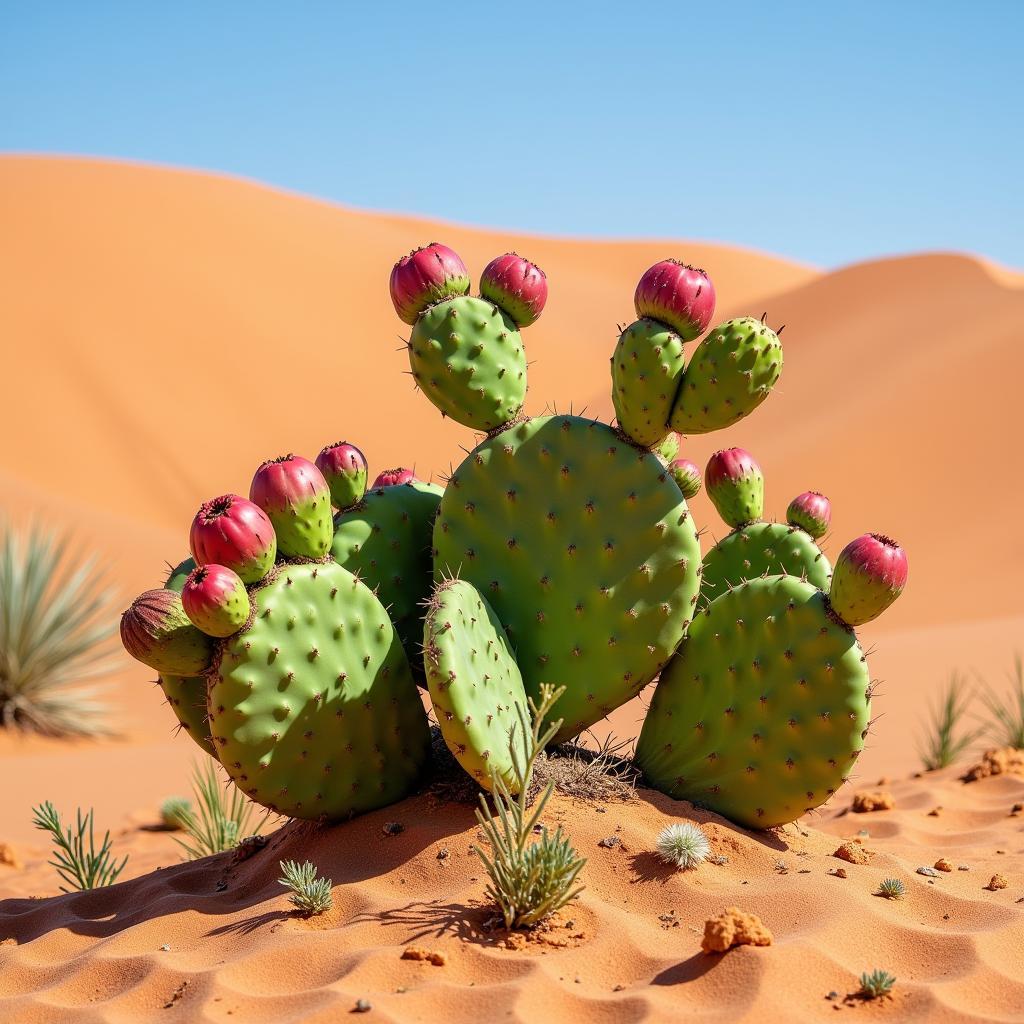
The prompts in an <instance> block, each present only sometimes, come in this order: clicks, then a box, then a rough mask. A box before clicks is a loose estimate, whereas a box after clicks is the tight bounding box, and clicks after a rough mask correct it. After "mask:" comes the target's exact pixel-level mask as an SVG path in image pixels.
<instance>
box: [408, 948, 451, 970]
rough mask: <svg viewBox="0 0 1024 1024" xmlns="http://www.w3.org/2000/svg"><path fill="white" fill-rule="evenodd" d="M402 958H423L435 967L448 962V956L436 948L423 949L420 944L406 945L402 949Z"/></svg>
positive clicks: (442, 965)
mask: <svg viewBox="0 0 1024 1024" xmlns="http://www.w3.org/2000/svg"><path fill="white" fill-rule="evenodd" d="M402 959H403V960H423V961H425V962H426V963H429V964H433V965H434V966H435V967H444V965H445V964H446V963H448V957H447V956H445V955H444V953H440V952H438V951H437V950H432V949H424V948H423V947H422V946H406V947H405V949H404V950H402Z"/></svg>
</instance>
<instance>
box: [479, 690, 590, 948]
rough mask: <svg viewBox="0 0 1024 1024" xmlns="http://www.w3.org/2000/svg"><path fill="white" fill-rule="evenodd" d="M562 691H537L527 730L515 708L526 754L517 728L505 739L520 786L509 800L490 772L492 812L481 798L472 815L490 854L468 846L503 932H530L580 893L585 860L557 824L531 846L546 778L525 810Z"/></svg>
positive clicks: (547, 792)
mask: <svg viewBox="0 0 1024 1024" xmlns="http://www.w3.org/2000/svg"><path fill="white" fill-rule="evenodd" d="M564 692H565V687H561V688H560V689H558V690H555V689H554V687H552V686H550V685H548V684H543V685H542V686H541V688H540V704H539V705H536V704H534V702H533V698H530V711H531V712H532V713H533V726H532V728H531V726H530V722H529V716H528V715H527V712H526V710H525V708H523V706H522V705H521V704H517V705H516V711H517V712H518V715H519V722H518V723H517V726H518V728H520V729H521V730H522V733H523V735H524V736H525V737H526V744H525V750H520V744H518V743H517V742H516V733H515V730H516V728H517V726H513V728H512V731H511V734H510V736H509V751H510V754H511V758H512V773H513V776H514V777H515V780H516V784H517V785H518V787H519V791H518V794H517V795H516V796H515V797H513V796H512V795H511V792H510V791H509V787H508V785H507V784H506V783H505V781H504V779H503V777H502V776H501V775H499V774H497V773H495V772H493V771H492V773H491V781H492V785H493V787H494V789H493V794H492V797H491V799H492V801H493V803H494V811H492V810H491V808H490V807H489V806H488V804H487V800H486V798H485V797H484V796H482V795H481V797H480V808H479V809H478V810H477V812H476V818H477V821H478V822H479V823H480V826H481V828H482V829H483V831H484V837H485V838H486V840H487V843H488V845H489V846H490V848H491V852H490V854H489V855H488V854H487V853H485V852H484V851H483V849H481V847H479V846H474V847H473V848H474V850H475V851H476V854H477V856H478V857H479V858H480V859H481V861H483V864H484V868H485V870H486V871H487V875H488V877H489V878H490V884H489V885H488V886H487V895H488V896H490V898H491V899H493V900H494V902H495V903H496V904H497V906H498V909H499V910H500V911H501V915H502V917H503V918H504V921H505V927H506V928H529V927H532V926H533V925H536V924H539V923H540V922H541V921H543V920H544V918H546V917H547V916H548V915H550V914H552V913H554V912H555V911H556V910H558V909H559V908H560V907H564V906H565V905H566V904H567V903H569V902H570V901H571V900H573V899H575V898H576V897H577V896H578V895H579V894H580V893H581V892H582V891H583V886H582V885H576V884H575V883H576V878H577V876H578V875H579V873H580V871H581V870H582V868H583V866H584V864H586V861H585V860H584V859H583V858H582V857H579V856H578V855H577V853H576V851H575V850H574V849H573V847H572V844H571V843H570V842H569V840H568V839H567V838H566V837H565V836H564V835H563V834H562V828H561V826H559V827H558V829H557V830H556V831H555V833H554V835H552V834H551V833H550V832H548V830H547V827H546V826H541V832H540V838H539V839H538V840H537V841H536V842H532V843H531V842H530V839H531V837H532V835H533V830H534V826H535V825H537V824H538V823H539V821H540V818H541V815H542V814H543V813H544V808H545V806H546V805H547V802H548V800H549V799H550V798H551V794H552V793H553V792H554V789H555V784H554V782H553V781H552V780H549V781H548V783H547V785H546V786H545V787H544V790H543V792H542V793H541V794H540V796H539V797H538V798H537V800H536V802H535V803H534V805H533V807H532V808H530V806H529V792H530V783H531V782H532V781H533V770H534V765H535V764H536V761H537V758H538V756H539V755H540V753H541V751H542V750H543V749H544V747H545V746H547V744H548V743H550V742H551V740H552V738H553V737H554V735H555V733H557V732H558V730H559V729H560V728H561V727H562V723H561V721H558V722H554V723H552V724H551V725H550V726H548V727H547V729H546V730H544V732H543V734H542V732H541V729H542V728H543V723H544V719H545V718H546V717H547V715H548V714H549V713H550V711H551V708H552V706H553V705H554V703H555V701H557V700H558V698H559V697H560V696H561V695H562V694H563V693H564Z"/></svg>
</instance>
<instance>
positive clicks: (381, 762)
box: [209, 562, 429, 821]
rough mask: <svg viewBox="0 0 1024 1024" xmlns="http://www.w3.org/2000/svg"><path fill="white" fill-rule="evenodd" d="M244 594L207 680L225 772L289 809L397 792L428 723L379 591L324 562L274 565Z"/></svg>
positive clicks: (352, 806) (370, 805) (422, 753)
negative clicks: (244, 614) (246, 617)
mask: <svg viewBox="0 0 1024 1024" xmlns="http://www.w3.org/2000/svg"><path fill="white" fill-rule="evenodd" d="M250 596H251V599H252V604H253V615H252V619H251V623H250V625H249V626H248V627H247V628H246V629H243V630H242V631H240V632H239V633H236V634H235V635H234V636H233V637H229V638H228V639H227V640H226V641H224V643H223V646H222V648H221V652H220V664H219V666H218V667H217V668H216V669H215V672H214V674H213V676H212V677H211V683H210V693H209V708H210V732H211V734H212V736H213V740H214V743H215V745H216V748H217V753H218V755H219V757H220V760H221V763H222V764H223V765H224V767H225V768H226V769H227V772H228V774H229V775H230V776H231V778H232V779H233V780H234V781H235V783H236V784H237V785H238V787H239V788H240V789H242V790H243V791H244V792H245V793H247V794H248V795H249V796H250V797H252V799H253V800H256V801H257V802H258V803H261V804H263V805H264V806H266V807H269V808H271V809H272V810H275V811H278V812H279V813H281V814H288V815H291V816H292V817H296V818H307V819H314V820H315V819H324V820H330V821H337V820H340V819H343V818H346V817H349V816H350V815H353V814H358V813H361V812H363V811H369V810H373V809H374V808H377V807H383V806H384V805H386V804H389V803H392V802H394V801H395V800H398V799H401V797H403V796H404V795H405V794H406V793H408V792H409V791H410V789H411V788H412V787H413V785H414V784H415V782H416V780H417V779H418V777H419V775H420V773H421V772H422V770H423V767H424V765H425V764H426V760H427V755H428V750H429V732H428V729H427V723H426V717H425V715H424V713H423V707H422V705H421V704H420V701H419V699H418V698H417V696H416V690H415V686H414V684H413V680H412V676H411V674H410V671H409V663H408V661H407V660H406V657H405V652H404V651H403V650H402V645H401V643H400V641H399V639H398V636H397V634H396V633H395V629H394V627H393V626H392V624H391V621H390V619H389V618H388V615H387V612H386V611H385V610H384V607H383V606H382V605H381V603H380V601H378V600H377V598H376V597H374V595H373V593H372V592H371V591H370V589H369V588H368V587H367V586H366V585H365V584H363V583H360V582H359V581H358V580H357V579H356V578H355V577H354V576H353V575H352V574H351V573H350V572H348V571H347V570H346V569H343V568H342V567H341V566H340V565H337V564H335V563H333V562H326V563H323V564H302V565H296V564H284V565H281V566H279V568H278V570H277V572H276V573H275V574H274V575H273V577H272V578H270V580H269V582H266V583H265V584H263V585H260V586H256V587H253V588H252V590H251V592H250Z"/></svg>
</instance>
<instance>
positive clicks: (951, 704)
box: [919, 672, 985, 772]
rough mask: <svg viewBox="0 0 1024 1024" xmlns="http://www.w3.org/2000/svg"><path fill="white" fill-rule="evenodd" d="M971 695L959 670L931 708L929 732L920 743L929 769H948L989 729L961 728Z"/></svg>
mask: <svg viewBox="0 0 1024 1024" xmlns="http://www.w3.org/2000/svg"><path fill="white" fill-rule="evenodd" d="M970 701H971V694H970V693H969V692H968V691H967V688H966V683H965V680H964V678H963V676H961V675H960V674H959V673H958V672H954V673H953V674H952V675H951V676H950V678H949V682H948V683H947V684H946V689H945V690H944V691H943V694H942V696H941V697H940V699H939V701H938V704H936V705H933V706H932V708H931V716H930V721H929V723H928V733H927V735H926V736H925V740H924V742H923V743H922V744H921V745H920V747H919V751H920V755H921V763H922V764H923V765H924V768H925V771H929V772H933V771H936V770H937V769H939V768H948V767H949V766H950V765H951V764H952V763H953V762H954V761H955V760H956V759H957V758H958V757H959V756H960V755H961V754H962V753H963V752H964V751H965V750H966V749H967V748H968V747H970V746H971V745H972V744H973V743H974V742H975V741H976V740H978V739H979V738H980V737H981V736H982V734H983V733H984V732H985V730H984V728H980V727H979V728H976V729H971V730H968V731H966V732H962V731H961V723H962V722H963V719H964V716H965V715H966V713H967V706H968V704H970Z"/></svg>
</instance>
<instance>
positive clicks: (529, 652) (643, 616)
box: [434, 416, 700, 742]
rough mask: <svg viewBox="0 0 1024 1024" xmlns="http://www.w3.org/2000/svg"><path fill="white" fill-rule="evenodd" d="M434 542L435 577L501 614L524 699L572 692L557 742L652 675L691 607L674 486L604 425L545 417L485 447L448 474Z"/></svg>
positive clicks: (691, 572)
mask: <svg viewBox="0 0 1024 1024" xmlns="http://www.w3.org/2000/svg"><path fill="white" fill-rule="evenodd" d="M497 481H501V483H500V485H496V483H497ZM434 548H435V558H434V571H435V577H436V578H441V577H442V576H445V575H451V576H456V575H457V576H459V577H460V578H462V579H464V580H468V581H469V582H471V583H473V585H474V586H476V588H477V589H478V590H479V591H480V592H481V593H482V594H483V595H484V596H485V597H486V598H487V600H488V602H489V603H490V605H491V607H492V608H493V609H494V611H495V612H496V613H497V616H498V618H499V619H500V620H501V622H502V623H503V625H504V626H505V630H506V632H507V633H508V637H509V641H510V642H511V643H512V645H513V647H514V648H515V650H516V655H517V660H518V662H519V669H520V671H521V672H522V674H523V682H524V685H525V687H526V692H527V694H528V695H530V696H532V697H534V698H535V699H536V698H537V697H538V696H539V692H540V684H541V683H543V682H550V683H553V684H555V685H564V686H566V687H567V692H566V693H565V694H564V695H563V696H562V697H561V699H560V700H559V704H558V712H559V715H560V716H562V717H563V719H564V724H563V726H562V729H561V730H560V732H559V734H558V736H557V737H556V739H555V742H561V741H562V740H564V739H566V738H568V737H570V736H574V735H576V734H577V733H578V732H580V730H582V729H585V728H586V727H587V726H590V725H592V724H593V723H594V722H596V721H598V720H599V719H600V718H602V717H603V716H604V715H606V714H608V713H609V712H610V711H612V710H613V709H614V708H616V707H618V706H619V705H621V704H623V703H625V702H626V701H627V700H629V699H630V698H631V697H632V696H633V695H634V694H636V693H637V692H638V691H639V690H640V689H641V688H642V687H643V686H644V685H646V684H647V683H648V682H650V681H651V679H653V678H654V676H655V675H656V674H657V673H658V671H659V670H660V669H661V667H662V666H663V665H664V664H665V662H666V661H667V660H668V658H669V657H670V656H671V654H672V652H673V651H674V650H675V647H676V645H677V644H678V643H679V640H680V639H681V638H682V636H683V633H684V632H685V630H686V626H687V624H688V623H689V620H690V617H691V615H692V614H693V606H694V605H695V604H696V599H697V589H698V570H699V567H700V551H699V546H698V542H697V534H696V530H695V529H694V525H693V520H692V518H691V517H690V513H689V511H688V510H687V507H686V502H685V500H684V499H683V496H682V493H681V492H680V490H679V487H678V486H677V485H676V483H675V481H674V480H673V479H672V478H671V477H670V476H669V475H668V471H667V470H666V469H665V467H664V465H663V464H662V463H661V461H660V460H659V459H658V457H657V456H656V455H653V454H652V453H650V452H645V451H639V450H637V449H636V448H634V447H633V446H632V445H630V444H629V443H627V442H626V441H624V440H623V439H622V438H621V437H620V436H619V435H618V434H617V433H616V432H615V431H614V430H612V428H611V427H609V426H607V425H606V424H603V423H600V422H598V421H596V420H587V419H582V418H580V417H576V416H549V417H540V418H537V419H533V420H528V421H525V422H523V423H517V424H515V425H514V426H512V427H509V428H508V429H507V430H505V431H503V432H501V433H500V434H498V435H496V436H494V437H491V438H489V439H487V440H485V441H484V442H483V443H481V444H480V445H479V446H478V447H477V448H476V449H475V450H474V451H472V452H471V453H470V454H469V456H467V458H466V459H465V460H464V461H463V463H462V464H461V465H460V466H459V467H458V469H457V470H456V471H455V472H454V473H453V474H452V477H451V479H450V480H449V482H448V487H447V488H446V490H445V493H444V497H443V498H442V499H441V508H440V511H439V513H438V518H437V523H436V525H435V527H434Z"/></svg>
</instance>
